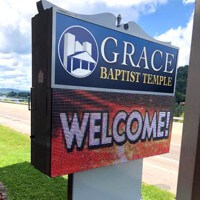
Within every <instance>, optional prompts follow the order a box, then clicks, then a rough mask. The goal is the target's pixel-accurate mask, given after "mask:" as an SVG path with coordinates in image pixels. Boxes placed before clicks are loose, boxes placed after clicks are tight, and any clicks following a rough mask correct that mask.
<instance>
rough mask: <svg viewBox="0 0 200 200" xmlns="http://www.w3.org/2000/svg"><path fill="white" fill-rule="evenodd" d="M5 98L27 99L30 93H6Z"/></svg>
mask: <svg viewBox="0 0 200 200" xmlns="http://www.w3.org/2000/svg"><path fill="white" fill-rule="evenodd" d="M6 96H7V97H13V98H24V99H27V98H28V97H29V96H30V92H14V91H11V92H8V93H7V94H6Z"/></svg>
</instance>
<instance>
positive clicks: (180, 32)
mask: <svg viewBox="0 0 200 200" xmlns="http://www.w3.org/2000/svg"><path fill="white" fill-rule="evenodd" d="M193 15H194V14H192V16H191V17H190V20H189V22H188V23H187V25H186V26H185V27H182V26H179V27H177V28H176V29H170V30H168V31H167V32H165V33H163V34H161V35H159V36H156V37H155V38H156V39H157V40H161V41H164V42H171V44H172V45H174V46H177V47H179V48H180V49H179V60H178V66H184V65H188V64H189V56H190V46H191V37H192V27H193Z"/></svg>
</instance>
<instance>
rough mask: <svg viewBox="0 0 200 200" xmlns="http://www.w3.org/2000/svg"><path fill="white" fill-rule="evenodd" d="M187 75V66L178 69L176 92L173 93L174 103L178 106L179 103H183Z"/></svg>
mask: <svg viewBox="0 0 200 200" xmlns="http://www.w3.org/2000/svg"><path fill="white" fill-rule="evenodd" d="M187 74H188V65H186V66H184V67H179V68H178V70H177V79H176V91H175V97H176V102H177V103H178V104H179V103H180V102H185V94H186V86H187Z"/></svg>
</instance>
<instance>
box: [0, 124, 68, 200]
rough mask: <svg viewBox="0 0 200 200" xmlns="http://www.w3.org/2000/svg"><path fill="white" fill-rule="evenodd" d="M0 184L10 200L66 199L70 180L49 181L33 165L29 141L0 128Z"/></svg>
mask: <svg viewBox="0 0 200 200" xmlns="http://www.w3.org/2000/svg"><path fill="white" fill-rule="evenodd" d="M0 182H3V184H4V186H6V188H7V192H8V196H9V199H10V200H12V199H13V200H29V199H30V200H34V199H37V200H50V199H52V200H57V199H58V200H59V199H66V195H67V179H66V178H63V177H58V178H49V177H48V176H46V175H43V174H42V173H40V172H39V171H38V170H36V169H35V168H34V167H33V166H32V165H31V164H30V141H29V137H28V136H27V135H22V134H20V133H17V132H16V131H13V130H11V129H9V128H6V127H3V126H1V125H0Z"/></svg>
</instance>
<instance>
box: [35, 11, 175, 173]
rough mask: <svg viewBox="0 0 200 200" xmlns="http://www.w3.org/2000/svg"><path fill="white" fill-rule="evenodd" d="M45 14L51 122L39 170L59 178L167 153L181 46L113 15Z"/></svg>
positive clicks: (60, 12)
mask: <svg viewBox="0 0 200 200" xmlns="http://www.w3.org/2000/svg"><path fill="white" fill-rule="evenodd" d="M45 12H48V14H47V16H48V17H49V18H50V19H51V20H50V21H52V26H51V27H52V29H51V34H50V36H49V38H50V39H51V53H50V56H49V57H50V58H51V62H48V64H47V65H48V67H47V68H48V70H50V72H51V73H49V79H50V81H49V80H48V78H47V85H48V84H49V87H50V88H51V89H50V90H49V96H50V102H51V103H50V104H48V103H47V104H48V105H49V106H50V108H51V112H50V118H49V122H50V123H51V125H50V129H48V131H49V132H48V133H49V137H48V140H46V143H45V144H46V150H45V151H49V153H48V156H49V157H48V159H47V161H46V164H45V165H47V168H48V170H46V168H45V169H41V170H42V171H44V172H45V173H47V174H48V175H50V176H52V177H55V176H60V175H63V174H71V173H75V172H79V171H83V170H89V169H92V168H97V167H102V166H108V165H112V164H117V163H121V162H127V161H129V160H134V159H140V158H144V157H148V156H153V155H158V154H162V153H167V152H169V146H170V138H171V130H172V121H173V114H172V107H173V103H174V92H175V82H176V81H175V80H176V71H177V59H178V58H177V57H178V49H177V48H176V47H174V46H172V45H170V44H169V43H164V42H160V41H156V40H155V39H153V38H151V37H150V36H148V35H147V34H146V33H144V32H143V31H142V30H141V29H140V28H139V27H138V26H137V25H136V24H135V23H133V22H129V23H128V24H124V25H121V26H116V25H115V23H116V18H115V16H113V15H112V14H99V15H91V16H87V15H79V14H75V13H71V12H64V11H63V10H61V9H59V8H53V9H49V10H45V11H43V13H45ZM43 13H40V14H39V15H38V16H36V17H35V18H38V19H39V17H40V15H41V17H42V14H43ZM43 15H44V14H43ZM48 17H47V18H48ZM33 26H34V23H33ZM41 27H43V26H42V25H41V26H40V28H41ZM43 29H45V27H43ZM41 31H42V30H41ZM44 32H45V30H44ZM47 49H48V48H47ZM33 50H34V48H33ZM48 50H49V49H48ZM49 52H50V51H49ZM36 57H37V56H36ZM33 59H34V56H33ZM47 60H48V59H47ZM48 70H47V71H48ZM41 71H42V70H40V73H41ZM38 72H39V71H38ZM44 76H45V75H44ZM44 82H45V78H44ZM48 82H49V83H48ZM40 85H41V83H40ZM40 85H39V83H38V85H37V84H36V87H40ZM32 135H34V133H33V134H32ZM34 139H35V138H34ZM34 139H33V140H32V141H33V142H32V143H33V144H32V147H33V148H32V149H33V156H32V163H33V164H34V165H35V166H36V167H37V168H39V169H40V166H39V164H37V163H38V160H40V156H39V155H38V157H36V154H35V151H36V150H34V145H35V143H34V141H36V139H35V140H34ZM36 143H37V142H36ZM34 155H35V156H34ZM36 160H37V161H36ZM41 168H42V167H41ZM47 171H48V172H47Z"/></svg>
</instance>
